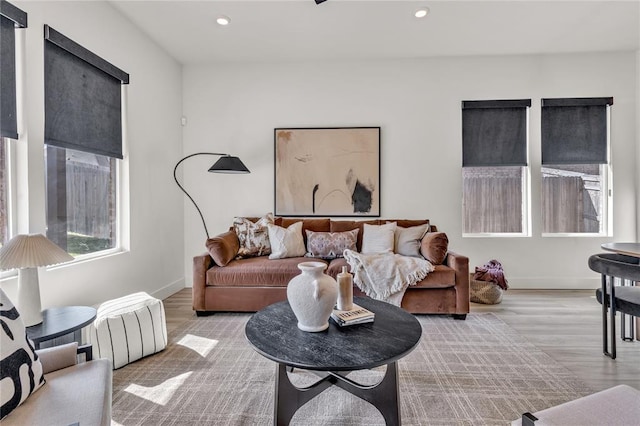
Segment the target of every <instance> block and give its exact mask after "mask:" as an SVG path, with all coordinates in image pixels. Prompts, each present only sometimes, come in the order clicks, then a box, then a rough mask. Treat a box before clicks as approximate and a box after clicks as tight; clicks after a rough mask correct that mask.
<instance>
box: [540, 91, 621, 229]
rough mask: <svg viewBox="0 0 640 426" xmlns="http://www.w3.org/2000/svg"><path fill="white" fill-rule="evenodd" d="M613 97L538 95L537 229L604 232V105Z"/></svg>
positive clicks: (606, 168) (606, 169)
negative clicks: (539, 172) (539, 220)
mask: <svg viewBox="0 0 640 426" xmlns="http://www.w3.org/2000/svg"><path fill="white" fill-rule="evenodd" d="M612 104H613V98H568V99H542V232H543V234H583V235H586V234H596V235H601V234H606V233H607V226H606V224H607V218H608V209H609V206H610V203H609V202H608V201H607V200H608V198H609V197H608V194H609V178H608V176H609V166H608V152H609V143H608V140H609V136H608V135H609V131H608V121H609V120H608V114H609V112H608V106H609V105H612Z"/></svg>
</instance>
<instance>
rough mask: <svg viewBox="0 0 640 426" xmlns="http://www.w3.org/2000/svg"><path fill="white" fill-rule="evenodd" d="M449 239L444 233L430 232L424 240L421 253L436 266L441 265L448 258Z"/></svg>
mask: <svg viewBox="0 0 640 426" xmlns="http://www.w3.org/2000/svg"><path fill="white" fill-rule="evenodd" d="M448 248H449V238H447V234H445V233H444V232H429V233H427V235H425V236H424V238H423V239H422V243H421V245H420V253H421V254H422V256H424V258H425V259H427V260H428V261H429V262H431V263H432V264H434V265H440V264H441V263H442V262H444V259H445V257H447V250H448Z"/></svg>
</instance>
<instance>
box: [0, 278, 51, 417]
mask: <svg viewBox="0 0 640 426" xmlns="http://www.w3.org/2000/svg"><path fill="white" fill-rule="evenodd" d="M0 325H2V330H0V334H1V335H2V336H1V338H0V357H1V358H0V364H1V367H2V368H0V370H1V371H2V377H1V378H0V396H1V397H2V400H1V402H2V407H1V408H0V419H1V418H4V417H5V416H6V415H8V414H9V413H10V412H12V411H13V410H14V409H15V408H16V407H18V406H19V405H20V404H22V403H23V402H24V401H25V400H26V399H27V397H28V396H29V395H31V394H32V393H33V392H35V391H36V390H38V389H39V388H40V386H42V385H43V384H44V375H43V373H42V364H41V363H40V359H39V358H38V355H37V354H36V351H35V349H34V346H33V342H31V340H29V339H28V338H27V330H26V328H25V326H24V323H23V322H22V318H20V314H19V313H18V311H17V310H16V308H15V306H13V303H11V300H9V298H8V297H7V295H6V294H4V292H3V291H2V289H0Z"/></svg>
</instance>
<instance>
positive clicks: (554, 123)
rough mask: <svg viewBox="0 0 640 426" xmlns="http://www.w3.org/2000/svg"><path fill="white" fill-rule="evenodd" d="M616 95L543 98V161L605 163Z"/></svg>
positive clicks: (551, 162) (550, 162)
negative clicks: (611, 107) (609, 112)
mask: <svg viewBox="0 0 640 426" xmlns="http://www.w3.org/2000/svg"><path fill="white" fill-rule="evenodd" d="M607 105H613V98H611V97H609V98H563V99H542V164H606V163H607V162H608V158H607V132H608V130H607Z"/></svg>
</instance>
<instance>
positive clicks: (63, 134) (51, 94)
mask: <svg viewBox="0 0 640 426" xmlns="http://www.w3.org/2000/svg"><path fill="white" fill-rule="evenodd" d="M47 36H50V37H47ZM45 37H47V40H46V42H45V52H44V53H45V55H44V56H45V58H44V59H45V143H46V144H48V145H54V146H58V147H61V148H70V149H75V150H79V151H85V152H91V153H93V154H99V155H105V156H109V157H114V158H120V159H121V158H123V156H122V117H121V90H122V89H121V85H122V83H123V81H122V80H121V78H119V77H116V76H114V75H113V74H114V73H112V72H109V71H110V70H111V69H116V70H118V69H117V68H115V67H114V66H113V65H111V64H109V63H107V62H106V61H104V60H102V59H101V58H99V57H97V56H95V55H94V54H93V53H91V52H89V51H87V50H86V49H84V48H83V47H82V46H79V45H78V44H76V43H75V42H73V41H71V40H70V39H67V38H66V37H65V36H63V35H62V34H60V33H58V32H57V31H55V30H53V29H52V28H49V27H45ZM72 52H73V53H72ZM100 61H102V63H101V62H100ZM101 64H107V65H108V66H109V67H112V68H107V69H101V68H103V67H101V68H99V66H100V65H101ZM96 65H98V66H96ZM118 71H120V70H118ZM120 72H121V71H120ZM123 74H124V75H125V76H126V81H127V82H128V74H126V73H123Z"/></svg>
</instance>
